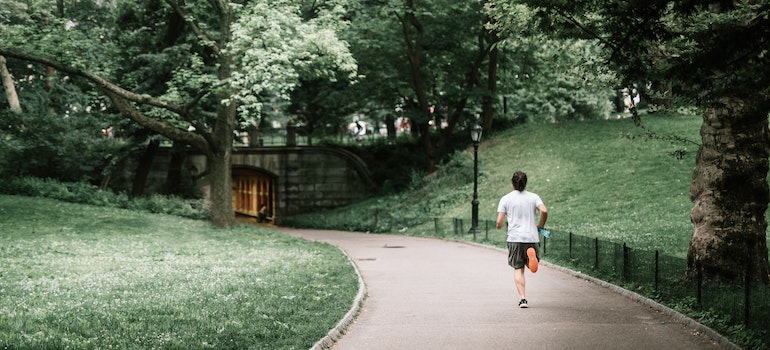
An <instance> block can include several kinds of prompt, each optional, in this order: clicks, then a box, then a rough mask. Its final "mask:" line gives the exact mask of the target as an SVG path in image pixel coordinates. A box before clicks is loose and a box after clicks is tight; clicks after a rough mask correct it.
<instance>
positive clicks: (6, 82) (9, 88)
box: [0, 56, 21, 114]
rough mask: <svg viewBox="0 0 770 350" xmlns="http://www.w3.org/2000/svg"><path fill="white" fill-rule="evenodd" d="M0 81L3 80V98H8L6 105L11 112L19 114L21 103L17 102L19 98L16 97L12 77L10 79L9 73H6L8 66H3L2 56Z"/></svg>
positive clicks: (2, 58)
mask: <svg viewBox="0 0 770 350" xmlns="http://www.w3.org/2000/svg"><path fill="white" fill-rule="evenodd" d="M0 79H2V80H3V88H4V89H5V97H7V98H8V104H9V105H11V112H13V113H16V114H21V103H20V102H19V96H18V95H16V85H14V83H13V77H11V72H9V71H8V66H7V65H6V64H5V57H3V56H0Z"/></svg>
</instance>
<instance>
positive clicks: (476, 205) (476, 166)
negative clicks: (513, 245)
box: [468, 124, 481, 235]
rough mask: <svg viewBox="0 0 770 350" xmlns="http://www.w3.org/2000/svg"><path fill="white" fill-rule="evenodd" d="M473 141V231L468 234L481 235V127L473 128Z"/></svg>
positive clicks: (475, 126)
mask: <svg viewBox="0 0 770 350" xmlns="http://www.w3.org/2000/svg"><path fill="white" fill-rule="evenodd" d="M471 140H473V201H472V202H471V229H470V230H469V231H468V233H472V234H474V235H475V234H477V233H479V192H478V188H479V142H480V141H481V126H480V125H478V124H476V125H474V126H473V128H471Z"/></svg>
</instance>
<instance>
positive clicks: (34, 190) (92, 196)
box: [0, 177, 208, 219]
mask: <svg viewBox="0 0 770 350" xmlns="http://www.w3.org/2000/svg"><path fill="white" fill-rule="evenodd" d="M0 193H2V194H9V195H19V196H27V197H45V198H51V199H56V200H60V201H65V202H71V203H81V204H89V205H96V206H103V207H114V208H123V209H131V210H141V211H147V212H151V213H159V214H169V215H176V216H183V217H188V218H193V219H205V218H207V217H208V215H207V213H208V208H207V206H206V204H205V201H204V200H203V199H197V200H190V199H182V198H179V197H174V196H162V195H153V196H152V197H149V198H141V197H138V198H133V199H132V198H129V197H128V196H127V195H126V194H125V193H114V192H111V191H104V190H101V189H99V188H97V187H95V186H92V185H89V184H87V183H83V182H71V183H68V182H67V183H65V182H58V181H55V180H50V179H40V178H36V177H11V178H9V179H6V181H3V182H0Z"/></svg>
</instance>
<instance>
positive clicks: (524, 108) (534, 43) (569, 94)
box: [500, 36, 614, 123]
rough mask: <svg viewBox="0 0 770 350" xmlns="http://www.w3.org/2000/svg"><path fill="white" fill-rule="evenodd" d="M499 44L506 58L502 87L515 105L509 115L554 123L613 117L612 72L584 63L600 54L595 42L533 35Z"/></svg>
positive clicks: (514, 117)
mask: <svg viewBox="0 0 770 350" xmlns="http://www.w3.org/2000/svg"><path fill="white" fill-rule="evenodd" d="M500 49H501V50H503V52H505V53H506V60H507V61H506V62H505V63H503V67H501V82H502V83H501V87H500V90H501V94H502V95H503V96H506V97H507V98H508V99H507V108H508V110H509V111H512V112H509V115H506V118H511V119H514V120H516V121H518V122H532V121H534V122H550V123H553V122H562V121H567V120H588V119H597V118H598V119H606V118H608V117H609V115H610V112H611V111H612V110H613V108H612V104H611V101H612V99H613V97H614V92H613V91H612V90H611V89H610V88H609V87H610V86H611V84H610V82H609V81H608V80H609V78H607V77H602V76H600V75H599V74H598V73H597V72H596V71H587V69H586V68H585V66H586V65H590V63H589V61H591V60H592V59H594V57H595V56H596V55H597V51H598V46H597V45H596V44H595V43H593V42H590V41H584V40H572V41H571V40H553V39H549V38H546V37H544V36H531V37H522V38H515V39H511V42H506V43H505V44H502V45H500ZM592 67H593V66H592Z"/></svg>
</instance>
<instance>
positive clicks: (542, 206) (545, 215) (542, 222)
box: [537, 204, 548, 228]
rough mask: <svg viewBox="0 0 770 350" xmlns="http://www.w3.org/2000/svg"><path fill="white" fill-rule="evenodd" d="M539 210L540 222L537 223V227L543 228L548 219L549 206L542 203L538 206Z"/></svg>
mask: <svg viewBox="0 0 770 350" xmlns="http://www.w3.org/2000/svg"><path fill="white" fill-rule="evenodd" d="M537 210H539V211H540V222H539V223H538V224H537V228H543V227H545V222H546V221H548V208H546V207H545V204H540V205H538V206H537Z"/></svg>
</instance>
